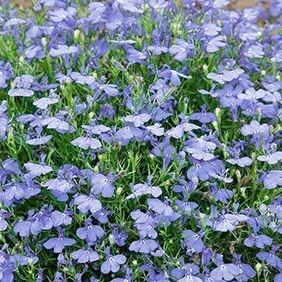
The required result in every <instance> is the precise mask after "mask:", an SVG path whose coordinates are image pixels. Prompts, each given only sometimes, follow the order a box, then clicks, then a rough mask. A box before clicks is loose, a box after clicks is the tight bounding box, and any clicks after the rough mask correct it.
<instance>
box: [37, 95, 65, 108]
mask: <svg viewBox="0 0 282 282" xmlns="http://www.w3.org/2000/svg"><path fill="white" fill-rule="evenodd" d="M59 101H60V100H59V97H58V96H57V95H55V94H54V95H52V96H51V95H50V96H49V97H43V98H40V99H38V100H35V101H34V102H33V105H34V106H36V107H37V108H39V109H41V110H46V109H47V108H48V107H49V106H50V105H54V104H57V103H58V102H59Z"/></svg>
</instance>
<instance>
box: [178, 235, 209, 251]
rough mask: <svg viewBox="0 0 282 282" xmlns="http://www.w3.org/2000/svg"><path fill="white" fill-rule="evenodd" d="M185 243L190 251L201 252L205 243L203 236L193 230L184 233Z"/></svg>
mask: <svg viewBox="0 0 282 282" xmlns="http://www.w3.org/2000/svg"><path fill="white" fill-rule="evenodd" d="M182 236H183V244H184V245H185V247H186V249H187V252H188V253H191V254H193V253H201V252H202V251H203V249H204V243H203V241H202V239H201V236H200V235H199V234H197V233H195V232H194V231H192V230H185V231H183V233H182Z"/></svg>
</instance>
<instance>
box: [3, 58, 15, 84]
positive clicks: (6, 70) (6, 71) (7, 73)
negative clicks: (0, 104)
mask: <svg viewBox="0 0 282 282" xmlns="http://www.w3.org/2000/svg"><path fill="white" fill-rule="evenodd" d="M0 68H1V71H0V88H6V87H7V86H8V84H7V80H10V79H11V78H12V77H13V68H12V66H11V64H10V63H8V62H4V61H1V60H0Z"/></svg>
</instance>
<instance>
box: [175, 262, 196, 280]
mask: <svg viewBox="0 0 282 282" xmlns="http://www.w3.org/2000/svg"><path fill="white" fill-rule="evenodd" d="M181 264H182V266H181V267H179V268H174V269H172V270H171V275H172V276H173V277H174V278H176V279H177V281H181V279H184V280H183V281H190V280H189V279H191V278H193V277H191V278H190V277H189V276H193V275H196V274H198V273H199V267H198V266H197V265H195V264H193V263H187V264H184V261H182V262H181ZM194 277H195V276H194ZM179 279H180V280H179ZM191 281H194V280H191ZM196 281H197V280H196Z"/></svg>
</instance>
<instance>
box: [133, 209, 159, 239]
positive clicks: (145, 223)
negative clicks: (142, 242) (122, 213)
mask: <svg viewBox="0 0 282 282" xmlns="http://www.w3.org/2000/svg"><path fill="white" fill-rule="evenodd" d="M130 216H131V217H132V219H134V221H135V223H134V226H135V227H136V228H137V229H138V232H139V234H140V236H141V237H144V238H145V237H150V238H153V239H155V238H157V236H158V233H157V232H156V230H155V227H156V222H155V220H154V218H153V217H152V216H151V215H150V214H149V213H143V212H141V211H140V210H139V209H138V210H135V211H133V212H131V214H130Z"/></svg>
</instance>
